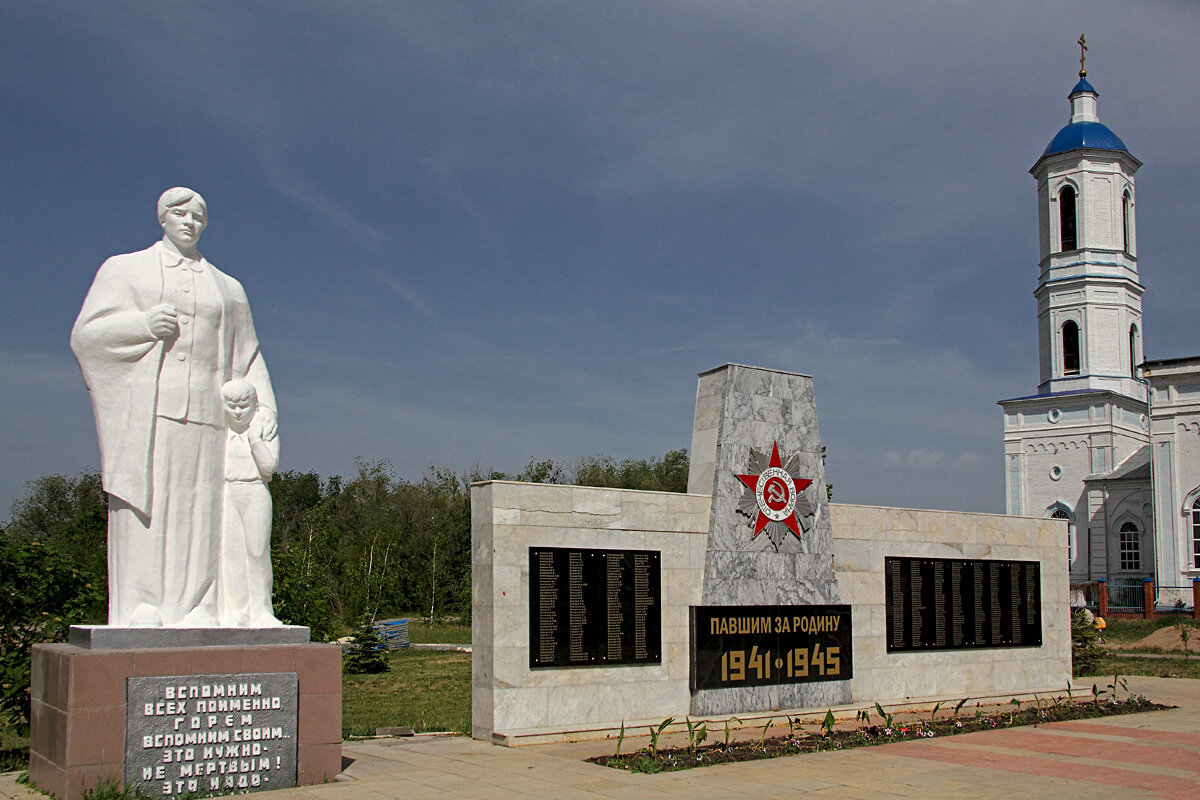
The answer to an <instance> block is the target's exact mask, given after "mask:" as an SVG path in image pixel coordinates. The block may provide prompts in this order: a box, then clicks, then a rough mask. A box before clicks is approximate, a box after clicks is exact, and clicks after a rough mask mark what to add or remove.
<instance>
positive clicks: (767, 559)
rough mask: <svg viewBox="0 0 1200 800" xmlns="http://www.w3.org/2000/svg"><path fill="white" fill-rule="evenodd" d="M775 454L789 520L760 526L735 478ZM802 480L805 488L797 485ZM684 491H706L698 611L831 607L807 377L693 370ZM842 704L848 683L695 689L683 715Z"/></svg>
mask: <svg viewBox="0 0 1200 800" xmlns="http://www.w3.org/2000/svg"><path fill="white" fill-rule="evenodd" d="M774 451H777V452H778V454H779V456H780V464H781V468H783V469H785V470H786V471H788V472H789V473H793V477H794V478H795V479H796V480H795V482H794V487H795V488H796V489H797V491H796V493H795V495H796V496H795V497H794V498H793V499H794V500H795V501H796V508H795V518H794V522H792V521H789V522H788V524H785V523H784V522H781V521H776V520H766V519H763V520H759V519H758V518H757V516H758V515H757V511H758V509H757V508H756V507H755V498H754V496H753V492H748V490H747V485H746V483H745V481H743V480H742V479H740V478H739V477H738V476H739V475H747V474H758V473H762V472H764V470H766V469H767V468H768V465H769V463H771V457H772V453H773V452H774ZM804 481H811V483H808V484H807V485H804V488H803V489H800V488H799V487H800V486H801V485H803V484H804ZM688 491H689V492H690V493H695V494H711V495H712V514H711V521H710V523H709V533H708V551H707V556H706V559H705V566H704V588H703V592H702V601H701V602H702V604H703V605H706V606H727V605H807V604H835V603H838V602H839V597H838V588H837V581H836V579H835V577H834V570H833V531H832V528H831V527H830V524H829V508H828V503H827V500H826V490H825V469H824V465H823V463H822V459H821V435H820V432H819V431H818V429H817V409H816V403H815V402H814V399H813V382H812V378H811V377H810V376H808V375H800V374H796V373H790V372H779V371H775V370H766V369H760V368H757V367H747V366H742V365H739V364H726V365H724V366H721V367H717V368H716V369H713V370H709V371H707V372H703V373H701V374H700V380H699V384H698V387H697V390H696V416H695V423H694V426H693V431H692V450H691V472H690V477H689V481H688ZM776 516H779V514H777V515H776ZM792 527H795V528H796V529H797V530H798V531H799V535H796V534H795V533H794V532H793V530H792ZM756 530H757V533H756ZM850 699H851V697H850V684H849V681H822V682H818V683H793V684H782V685H773V686H755V687H738V688H723V689H701V690H698V691H696V692H695V693H694V694H693V696H692V706H691V713H693V714H736V713H739V712H750V711H764V710H769V709H774V708H785V709H786V708H809V707H817V706H830V705H836V704H840V703H848V702H850Z"/></svg>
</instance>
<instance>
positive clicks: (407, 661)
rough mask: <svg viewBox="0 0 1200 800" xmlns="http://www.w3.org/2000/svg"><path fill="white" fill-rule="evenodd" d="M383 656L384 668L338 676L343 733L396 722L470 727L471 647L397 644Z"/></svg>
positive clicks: (429, 727)
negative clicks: (454, 648)
mask: <svg viewBox="0 0 1200 800" xmlns="http://www.w3.org/2000/svg"><path fill="white" fill-rule="evenodd" d="M388 662H389V665H390V667H391V669H390V670H389V671H388V672H383V673H380V674H378V675H344V676H342V735H343V736H371V735H374V733H375V729H376V728H386V727H392V726H395V725H408V726H411V727H412V728H413V729H414V730H416V731H418V732H420V731H455V732H458V733H470V731H471V655H470V653H457V652H447V651H443V650H398V651H396V652H394V653H391V654H390V655H389V657H388Z"/></svg>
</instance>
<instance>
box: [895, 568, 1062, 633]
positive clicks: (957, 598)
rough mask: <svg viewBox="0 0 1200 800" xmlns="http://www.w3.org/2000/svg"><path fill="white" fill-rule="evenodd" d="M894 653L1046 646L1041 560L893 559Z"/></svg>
mask: <svg viewBox="0 0 1200 800" xmlns="http://www.w3.org/2000/svg"><path fill="white" fill-rule="evenodd" d="M884 582H885V589H884V595H885V597H886V598H887V599H886V605H887V649H888V652H891V653H895V652H904V651H914V650H961V649H967V648H977V647H1039V646H1041V644H1042V592H1041V564H1039V563H1038V562H1037V561H996V560H983V559H964V558H886V559H884Z"/></svg>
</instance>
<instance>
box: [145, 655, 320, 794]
mask: <svg viewBox="0 0 1200 800" xmlns="http://www.w3.org/2000/svg"><path fill="white" fill-rule="evenodd" d="M298 696H299V695H298V683H297V678H296V673H294V672H263V673H241V674H236V673H235V674H230V675H166V676H154V677H138V678H129V679H128V680H127V682H126V703H127V705H126V709H125V788H126V790H127V791H129V792H131V793H139V792H140V793H144V794H146V795H147V796H153V795H157V796H168V797H169V796H173V795H180V794H186V795H196V794H235V793H239V792H247V791H261V790H265V789H284V788H287V787H289V786H295V785H296V735H297V725H298V719H299V718H298V717H297V701H298Z"/></svg>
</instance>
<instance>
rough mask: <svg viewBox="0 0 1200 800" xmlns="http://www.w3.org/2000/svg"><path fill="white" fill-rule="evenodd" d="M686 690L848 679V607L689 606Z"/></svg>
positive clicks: (850, 669)
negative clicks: (689, 662) (689, 651)
mask: <svg viewBox="0 0 1200 800" xmlns="http://www.w3.org/2000/svg"><path fill="white" fill-rule="evenodd" d="M691 618H692V619H691V623H692V670H691V688H692V691H696V690H697V689H725V688H730V687H736V686H764V685H767V684H776V683H813V682H816V681H846V680H850V678H852V677H854V661H853V652H852V643H853V637H852V633H851V629H850V606H848V605H822V606H692V608H691Z"/></svg>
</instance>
